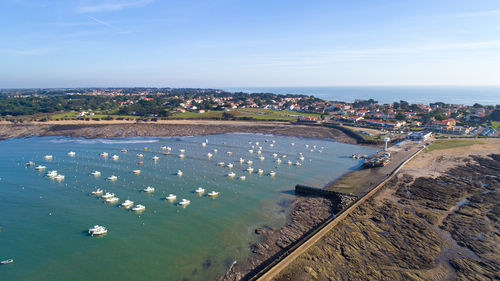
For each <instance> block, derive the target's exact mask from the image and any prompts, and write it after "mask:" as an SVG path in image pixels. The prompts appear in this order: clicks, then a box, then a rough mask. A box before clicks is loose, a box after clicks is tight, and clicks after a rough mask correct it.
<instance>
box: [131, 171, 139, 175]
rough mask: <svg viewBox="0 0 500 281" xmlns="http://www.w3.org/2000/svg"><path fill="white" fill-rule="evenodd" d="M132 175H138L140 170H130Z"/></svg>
mask: <svg viewBox="0 0 500 281" xmlns="http://www.w3.org/2000/svg"><path fill="white" fill-rule="evenodd" d="M132 173H133V174H136V175H138V174H140V173H141V170H132Z"/></svg>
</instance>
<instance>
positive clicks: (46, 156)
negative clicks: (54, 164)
mask: <svg viewBox="0 0 500 281" xmlns="http://www.w3.org/2000/svg"><path fill="white" fill-rule="evenodd" d="M43 158H45V160H51V159H52V158H54V157H52V155H45V156H44V157H43Z"/></svg>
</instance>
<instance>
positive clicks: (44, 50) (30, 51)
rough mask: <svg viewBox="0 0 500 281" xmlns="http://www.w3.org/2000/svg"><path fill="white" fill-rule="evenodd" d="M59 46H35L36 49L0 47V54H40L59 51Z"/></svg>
mask: <svg viewBox="0 0 500 281" xmlns="http://www.w3.org/2000/svg"><path fill="white" fill-rule="evenodd" d="M57 50H58V49H57V48H35V49H24V50H21V49H0V54H6V55H15V56H38V55H46V54H50V53H53V52H55V51H57Z"/></svg>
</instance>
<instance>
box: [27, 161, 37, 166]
mask: <svg viewBox="0 0 500 281" xmlns="http://www.w3.org/2000/svg"><path fill="white" fill-rule="evenodd" d="M24 165H25V166H35V162H33V161H28V162H26V163H25V164H24Z"/></svg>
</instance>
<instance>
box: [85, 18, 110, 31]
mask: <svg viewBox="0 0 500 281" xmlns="http://www.w3.org/2000/svg"><path fill="white" fill-rule="evenodd" d="M88 17H89V19H91V20H93V21H94V22H96V23H98V24H100V25H104V26H107V27H109V28H113V25H111V24H110V23H109V22H105V21H102V20H100V19H97V18H95V17H92V16H88Z"/></svg>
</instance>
